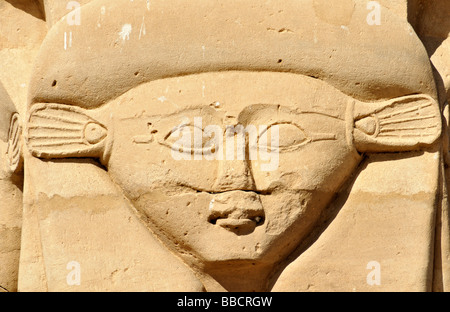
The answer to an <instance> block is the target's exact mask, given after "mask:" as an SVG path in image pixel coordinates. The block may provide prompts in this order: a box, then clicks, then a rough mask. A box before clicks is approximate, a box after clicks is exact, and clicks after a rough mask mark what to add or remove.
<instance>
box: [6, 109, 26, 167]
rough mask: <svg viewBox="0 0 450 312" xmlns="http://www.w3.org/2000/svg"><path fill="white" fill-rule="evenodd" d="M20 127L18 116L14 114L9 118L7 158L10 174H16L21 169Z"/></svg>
mask: <svg viewBox="0 0 450 312" xmlns="http://www.w3.org/2000/svg"><path fill="white" fill-rule="evenodd" d="M21 137H22V125H21V122H20V118H19V114H17V113H15V114H13V115H12V117H11V122H10V126H9V132H8V147H7V151H6V153H7V157H8V163H9V168H10V170H11V172H17V171H19V170H20V169H21V167H22V161H23V157H22V139H21Z"/></svg>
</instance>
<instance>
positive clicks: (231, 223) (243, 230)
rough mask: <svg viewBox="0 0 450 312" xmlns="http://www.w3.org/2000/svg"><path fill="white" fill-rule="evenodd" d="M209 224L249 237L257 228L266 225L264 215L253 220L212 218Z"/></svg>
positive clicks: (252, 218)
mask: <svg viewBox="0 0 450 312" xmlns="http://www.w3.org/2000/svg"><path fill="white" fill-rule="evenodd" d="M209 222H210V223H211V224H214V225H216V226H220V227H222V228H224V229H225V230H228V231H230V232H233V233H235V234H237V235H247V234H250V233H252V232H253V231H254V230H255V228H256V227H257V226H260V225H262V224H264V217H263V215H262V214H261V215H260V216H254V217H251V218H235V217H231V216H230V217H216V218H214V217H211V218H210V219H209Z"/></svg>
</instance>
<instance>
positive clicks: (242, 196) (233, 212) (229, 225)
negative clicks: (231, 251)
mask: <svg viewBox="0 0 450 312" xmlns="http://www.w3.org/2000/svg"><path fill="white" fill-rule="evenodd" d="M209 208H210V209H209V210H210V214H209V220H208V221H209V222H210V223H212V224H215V225H217V226H220V227H222V228H224V229H226V230H228V231H231V232H235V233H236V234H238V235H246V234H249V233H251V232H253V231H254V229H255V228H256V227H257V226H258V225H261V224H263V223H264V216H265V215H264V209H263V207H262V204H261V199H260V197H259V195H258V194H257V193H254V192H244V191H231V192H226V193H221V194H216V195H215V196H214V198H213V199H212V200H211V203H210V207H209Z"/></svg>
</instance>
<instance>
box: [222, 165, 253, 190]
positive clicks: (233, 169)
mask: <svg viewBox="0 0 450 312" xmlns="http://www.w3.org/2000/svg"><path fill="white" fill-rule="evenodd" d="M254 189H255V183H254V181H253V177H252V174H251V172H250V169H249V167H248V165H247V162H246V161H245V160H222V161H220V162H219V170H218V176H217V180H216V183H215V184H214V190H215V192H226V191H234V190H243V191H249V190H254Z"/></svg>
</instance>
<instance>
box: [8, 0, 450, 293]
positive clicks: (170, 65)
mask: <svg viewBox="0 0 450 312" xmlns="http://www.w3.org/2000/svg"><path fill="white" fill-rule="evenodd" d="M341 2H342V3H341ZM324 3H325V2H321V1H294V0H292V1H286V0H284V1H273V2H270V3H266V2H261V3H259V4H258V5H255V4H254V3H252V2H248V1H242V0H234V1H230V0H228V1H206V2H203V1H194V2H190V3H189V5H187V4H186V3H185V2H184V1H181V0H174V1H151V2H149V1H133V2H131V3H130V1H125V0H123V1H122V0H118V1H115V2H114V3H111V2H110V1H106V0H93V1H91V2H89V3H88V4H86V5H83V6H81V8H77V9H76V10H75V11H73V12H71V13H73V14H78V17H79V19H74V18H73V16H69V15H66V16H65V17H62V19H61V20H60V21H59V22H56V23H54V21H55V20H56V19H57V18H56V17H55V16H51V19H48V20H47V23H51V25H48V27H49V31H48V34H47V36H46V38H45V40H44V41H43V42H42V44H41V46H40V47H39V54H38V55H37V57H36V62H35V64H34V67H33V70H32V75H31V78H30V84H29V88H28V92H29V93H28V102H27V107H26V110H25V112H24V113H23V116H20V115H19V114H18V113H17V110H12V109H11V108H6V106H5V109H4V110H5V112H8V113H7V114H6V115H5V116H9V117H8V118H7V121H8V122H7V123H6V121H5V122H4V123H5V125H4V126H3V122H2V129H3V130H4V131H5V133H8V135H5V138H4V143H5V153H4V154H3V155H4V156H3V157H2V158H3V159H4V161H5V163H6V164H7V166H5V168H7V169H8V170H9V171H10V172H13V173H15V174H18V175H23V177H24V179H23V183H24V191H25V193H24V199H23V223H22V234H21V240H22V242H21V246H20V249H21V250H20V253H21V254H20V263H18V260H17V259H16V260H15V263H17V265H19V264H20V271H19V276H18V282H17V284H18V290H19V291H99V290H100V291H116V290H119V291H134V290H138V291H139V290H144V291H179V290H181V291H222V290H227V291H270V290H272V291H354V290H357V291H366V290H369V291H391V290H396V291H398V290H410V291H433V290H434V291H443V290H446V289H447V287H448V285H447V280H448V277H447V276H448V273H449V272H448V267H447V260H448V259H447V258H446V254H447V253H448V247H449V246H448V237H447V236H448V234H449V233H448V231H447V227H446V225H447V224H448V220H447V219H448V213H447V209H448V203H447V202H446V196H445V195H444V194H446V193H445V192H446V182H445V181H446V180H445V179H446V177H445V168H444V163H445V158H446V151H447V150H448V147H447V146H448V144H447V143H446V141H445V139H446V137H445V136H446V135H447V133H446V132H447V131H448V129H447V126H446V125H445V122H443V120H445V119H446V115H445V110H444V103H443V102H444V101H445V100H444V101H443V100H442V98H443V97H442V93H443V91H442V90H441V89H442V88H441V87H440V85H439V83H437V82H436V71H433V70H434V69H435V68H434V67H432V64H431V63H430V56H429V54H427V50H426V49H425V47H424V43H423V41H422V40H421V39H419V37H418V36H417V35H416V33H415V32H414V29H413V27H412V25H411V24H410V23H409V22H408V20H407V19H406V17H405V16H401V15H400V14H398V13H397V12H395V11H393V10H390V9H388V8H386V7H384V6H383V9H382V11H381V13H382V15H381V16H380V23H379V24H378V23H375V22H374V23H375V24H374V25H373V24H371V23H369V22H368V17H367V16H368V13H369V11H368V9H367V1H356V0H355V1H344V0H342V1H339V6H338V7H339V10H335V11H333V14H330V13H329V12H328V11H327V7H326V6H325V5H324ZM44 4H45V5H47V7H46V8H45V12H46V13H47V14H48V15H51V14H53V13H54V12H56V11H53V10H52V4H51V1H49V2H48V3H45V1H44ZM443 6H445V5H444V4H443ZM53 8H55V7H53ZM55 10H56V9H55ZM49 21H52V22H49ZM73 21H81V22H80V23H76V22H73ZM193 21H195V23H194V22H193ZM53 23H54V24H53ZM68 40H69V41H68ZM433 43H434V41H433ZM443 60H444V61H443ZM445 60H446V57H444V58H443V59H439V61H440V62H441V63H444V64H445ZM434 63H436V64H437V63H438V61H436V60H435V61H434ZM441 72H442V70H441ZM444 88H445V87H444ZM447 90H448V88H447ZM5 94H6V93H5ZM2 99H3V97H2ZM2 103H6V102H4V101H2ZM10 106H11V105H9V106H8V107H10ZM21 120H23V126H22V123H21ZM6 129H7V130H6ZM22 129H23V136H22V135H21V131H22ZM22 141H23V142H24V146H25V148H24V149H23V151H22V150H21V146H22V143H21V142H22ZM446 144H447V145H446ZM22 168H23V171H22ZM15 183H16V184H17V182H15ZM2 196H3V195H2ZM19 202H20V203H21V204H22V199H20V201H19ZM11 207H12V206H11ZM16 219H17V217H16ZM16 248H17V247H16ZM374 268H375V270H376V269H377V268H378V272H376V274H375V275H373V274H372V273H373V272H372V271H371V270H373V269H374ZM379 269H381V270H382V271H381V272H383V273H382V275H380V272H379ZM8 274H9V275H10V276H12V275H13V274H14V273H13V272H9V273H8ZM8 274H6V275H5V277H3V275H2V276H1V277H2V279H3V278H5V281H6V284H5V285H10V284H8V283H10V282H9V281H10V280H8V276H7V275H8ZM371 274H372V275H371ZM380 278H382V280H381V281H380ZM16 279H17V277H16ZM0 283H3V282H2V281H0ZM13 283H14V282H13ZM0 285H1V284H0ZM2 287H3V286H2ZM8 287H9V288H6V287H3V288H5V289H6V290H9V289H11V290H15V288H14V287H10V286H8Z"/></svg>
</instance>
